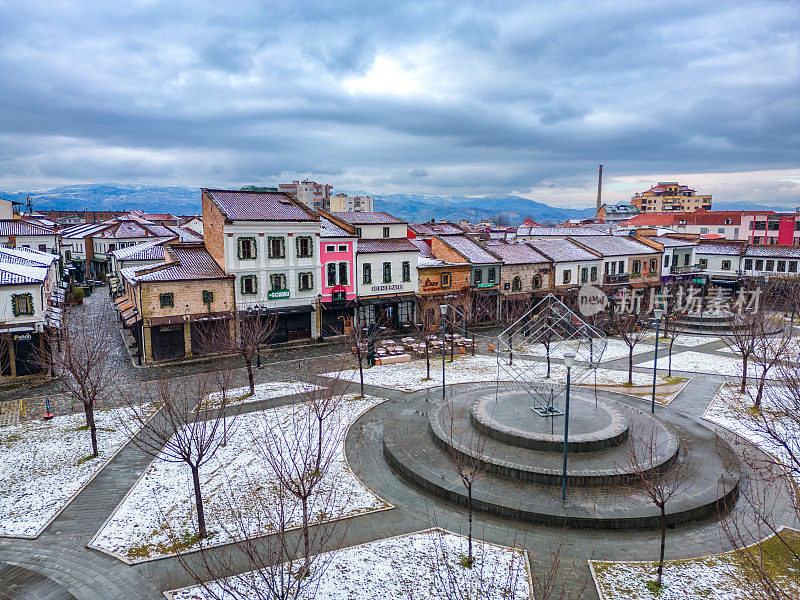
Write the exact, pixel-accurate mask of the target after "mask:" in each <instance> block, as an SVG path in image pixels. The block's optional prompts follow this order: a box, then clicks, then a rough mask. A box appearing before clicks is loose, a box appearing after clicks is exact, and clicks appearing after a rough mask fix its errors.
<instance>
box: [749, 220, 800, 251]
mask: <svg viewBox="0 0 800 600" xmlns="http://www.w3.org/2000/svg"><path fill="white" fill-rule="evenodd" d="M740 231H741V237H740V238H738V239H745V240H747V241H748V242H749V243H751V244H754V245H758V244H764V245H769V246H772V245H776V244H777V245H780V246H793V245H794V246H796V245H798V244H800V212H791V213H776V212H772V211H764V212H753V213H749V214H743V215H742V224H741V229H740Z"/></svg>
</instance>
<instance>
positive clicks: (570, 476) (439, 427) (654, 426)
mask: <svg viewBox="0 0 800 600" xmlns="http://www.w3.org/2000/svg"><path fill="white" fill-rule="evenodd" d="M528 400H529V399H528V398H526V397H525V396H524V395H522V396H520V394H519V392H504V393H503V394H502V395H500V396H498V398H497V401H495V395H494V394H489V395H484V396H482V397H481V398H479V399H477V400H474V401H471V400H470V399H469V398H464V397H461V398H459V399H457V400H454V401H453V402H452V404H451V403H448V404H445V405H441V406H439V407H438V409H437V410H434V411H431V412H430V413H429V416H428V419H429V423H428V428H429V432H430V434H431V435H432V437H433V441H434V443H436V445H437V446H439V448H441V449H442V450H444V451H445V452H449V453H457V454H458V455H459V456H461V457H469V458H472V459H474V460H476V461H477V462H479V463H480V464H482V465H483V467H484V468H485V470H486V471H487V472H489V473H494V474H495V475H502V476H504V477H509V478H512V479H519V480H520V481H529V482H534V483H541V484H544V485H551V486H559V487H560V486H561V479H562V469H563V448H564V443H563V439H564V438H563V435H564V434H563V429H562V428H563V423H564V417H555V419H554V421H557V422H558V428H559V429H561V430H562V433H561V441H559V442H556V441H555V438H557V437H558V435H551V434H549V433H547V434H544V433H543V434H539V435H537V436H536V437H535V438H533V441H540V440H539V438H540V437H541V436H544V437H546V438H547V439H544V440H541V441H543V442H553V449H552V450H550V451H547V450H532V449H530V448H527V447H519V446H516V445H513V444H506V443H505V442H502V441H499V440H497V439H495V438H494V437H488V436H486V435H485V434H484V433H483V432H482V431H481V430H480V428H473V423H472V415H473V414H474V412H473V411H474V410H475V408H476V407H477V408H479V409H480V410H481V411H483V412H486V413H492V414H494V413H500V414H501V415H503V416H505V417H510V415H512V414H514V413H519V412H523V411H525V410H528V411H529V412H530V413H531V415H532V416H531V417H529V418H528V419H525V420H523V421H522V423H521V425H524V424H527V423H529V422H531V423H536V424H537V425H539V427H540V428H541V427H546V428H547V431H549V430H550V418H547V417H539V416H538V415H536V414H535V413H534V412H533V411H532V410H530V402H528ZM570 404H571V408H574V409H575V412H574V413H573V412H572V410H571V411H570V437H572V435H571V432H572V431H573V429H577V433H576V436H580V437H581V438H583V439H582V440H580V441H579V443H583V444H589V443H595V442H603V445H604V448H606V449H604V450H602V451H596V452H586V451H584V452H579V453H576V454H573V455H571V456H570V460H569V463H568V467H567V485H569V486H585V487H597V486H601V485H620V484H628V483H631V482H633V481H635V480H636V474H635V473H633V472H632V470H631V469H630V467H629V466H628V459H627V457H626V451H627V449H628V447H629V446H630V445H631V444H633V443H634V440H632V439H629V438H628V435H627V432H628V423H629V421H630V422H631V423H632V424H633V425H634V427H636V428H637V430H638V431H643V432H647V434H648V435H649V434H650V432H652V433H653V435H654V439H655V444H654V447H655V452H654V453H653V456H651V457H648V458H649V463H650V464H649V465H648V469H647V470H648V472H649V471H651V470H652V471H656V472H659V473H660V472H664V471H665V470H666V469H668V468H669V467H670V465H672V463H673V461H674V460H675V459H676V458H677V456H678V438H677V436H676V435H675V434H673V433H671V432H670V431H668V430H667V428H666V427H664V426H663V425H661V424H660V423H659V422H658V421H656V420H655V419H653V418H651V417H650V416H649V415H646V414H644V413H641V412H639V411H634V410H632V409H628V410H625V409H623V408H622V407H614V406H611V405H610V404H609V403H605V402H604V405H603V408H600V406H599V404H598V407H597V409H596V408H595V406H594V400H591V402H590V401H589V400H588V399H587V398H581V397H576V398H572V399H571V400H570ZM491 405H495V409H494V410H492V409H491V408H490V406H491ZM450 407H452V411H451V410H450ZM470 407H471V408H472V410H469V409H470ZM451 413H452V414H451ZM625 413H628V414H625ZM598 414H599V415H601V416H605V417H606V421H605V422H608V424H607V425H606V427H603V426H602V425H603V424H604V421H599V426H600V427H599V429H598V428H596V427H595V423H596V421H595V420H594V417H595V415H598ZM451 417H452V419H451ZM534 419H536V421H534ZM490 424H491V423H490ZM581 432H583V433H581ZM621 432H624V433H625V436H624V437H625V439H624V440H623V441H622V442H621V443H620V444H618V445H615V446H613V447H608V446H607V445H605V442H607V441H608V440H610V439H614V438H615V437H618V436H619V435H621ZM522 441H523V442H530V441H531V437H527V436H526V437H525V438H524V439H523V440H522ZM570 445H571V444H567V446H568V447H569V446H570Z"/></svg>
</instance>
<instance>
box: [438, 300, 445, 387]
mask: <svg viewBox="0 0 800 600" xmlns="http://www.w3.org/2000/svg"><path fill="white" fill-rule="evenodd" d="M439 312H441V313H442V400H446V399H447V397H446V395H445V391H444V359H445V356H446V354H447V344H445V343H444V318H445V315H446V314H447V305H446V304H440V305H439Z"/></svg>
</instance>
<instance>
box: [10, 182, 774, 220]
mask: <svg viewBox="0 0 800 600" xmlns="http://www.w3.org/2000/svg"><path fill="white" fill-rule="evenodd" d="M361 194H363V192H361ZM29 195H30V196H31V199H32V201H33V207H34V209H35V210H83V209H88V210H103V209H107V210H133V209H137V208H138V209H140V210H143V211H144V212H151V213H164V212H170V213H173V214H179V215H185V214H199V213H200V211H201V204H200V189H199V188H189V187H163V186H157V185H126V184H118V183H93V184H85V185H67V186H62V187H57V188H53V189H50V190H47V191H44V192H42V191H38V192H3V191H0V197H2V198H6V199H8V200H16V201H17V202H22V203H23V204H24V203H25V198H26V197H27V196H29ZM373 198H374V199H375V210H378V211H386V212H388V213H391V214H393V215H396V216H398V217H400V218H402V219H405V220H406V221H411V222H424V221H430V220H431V219H436V220H437V221H458V220H459V219H469V220H470V221H481V220H484V219H491V218H492V217H494V216H496V215H504V216H505V217H506V218H507V219H508V221H509V222H510V223H511V224H516V223H521V222H522V221H523V220H525V218H526V217H531V218H532V219H533V220H534V221H537V222H539V223H543V224H547V223H558V222H563V221H566V220H567V219H581V218H587V217H591V216H593V215H594V209H592V208H584V209H569V208H558V207H555V206H550V205H548V204H543V203H541V202H534V201H533V200H529V199H527V198H522V197H520V196H510V195H489V196H482V197H468V196H439V195H434V194H411V193H409V194H388V195H383V196H380V195H373ZM713 206H714V208H715V209H716V210H784V211H785V210H787V208H786V207H774V206H772V207H771V206H768V205H762V204H750V203H747V202H714V205H713Z"/></svg>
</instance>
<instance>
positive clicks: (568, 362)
mask: <svg viewBox="0 0 800 600" xmlns="http://www.w3.org/2000/svg"><path fill="white" fill-rule="evenodd" d="M574 363H575V355H574V354H573V353H571V352H570V353H565V354H564V365H565V366H566V367H567V400H566V403H565V406H564V467H563V470H562V471H561V501H562V502H566V501H567V444H568V442H569V388H570V383H571V381H570V376H571V375H572V365H573V364H574Z"/></svg>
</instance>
